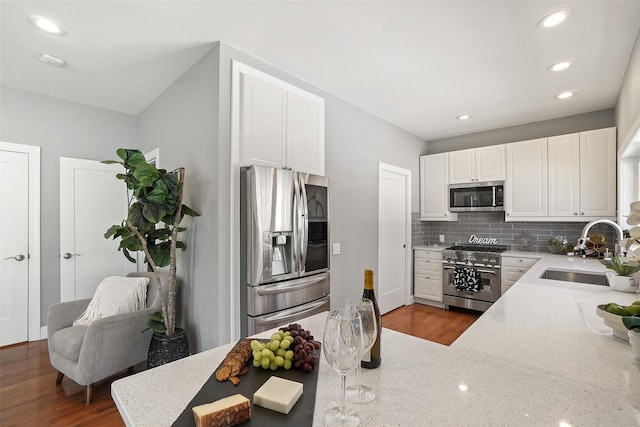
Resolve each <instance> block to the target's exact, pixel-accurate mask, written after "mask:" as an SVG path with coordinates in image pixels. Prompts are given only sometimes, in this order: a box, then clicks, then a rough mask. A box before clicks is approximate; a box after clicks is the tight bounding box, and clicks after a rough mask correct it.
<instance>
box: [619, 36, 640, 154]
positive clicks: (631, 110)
mask: <svg viewBox="0 0 640 427" xmlns="http://www.w3.org/2000/svg"><path fill="white" fill-rule="evenodd" d="M615 111H616V125H617V126H618V146H619V147H620V146H621V144H627V143H629V142H630V141H631V138H632V137H633V135H634V134H635V132H636V131H637V130H638V129H637V126H638V125H640V33H638V37H637V38H636V44H635V46H634V48H633V51H632V53H631V58H630V59H629V65H628V66H627V71H626V74H625V77H624V80H623V82H622V86H621V88H620V93H619V95H618V101H617V103H616V110H615Z"/></svg>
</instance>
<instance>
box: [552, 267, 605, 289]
mask: <svg viewBox="0 0 640 427" xmlns="http://www.w3.org/2000/svg"><path fill="white" fill-rule="evenodd" d="M540 278H541V279H549V280H561V281H563V282H577V283H586V284H589V285H601V286H607V276H605V275H604V274H597V273H581V272H579V271H563V270H545V271H544V272H543V273H542V275H541V276H540Z"/></svg>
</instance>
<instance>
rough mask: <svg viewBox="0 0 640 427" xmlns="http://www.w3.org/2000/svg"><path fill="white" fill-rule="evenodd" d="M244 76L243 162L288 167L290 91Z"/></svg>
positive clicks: (242, 90) (243, 164)
mask: <svg viewBox="0 0 640 427" xmlns="http://www.w3.org/2000/svg"><path fill="white" fill-rule="evenodd" d="M240 79H241V83H240V97H241V106H240V108H241V109H240V159H241V160H240V164H241V165H242V166H250V165H261V166H270V167H274V168H281V167H284V166H285V165H286V163H287V151H286V150H287V145H286V138H287V133H286V130H287V92H286V91H285V90H284V89H281V88H279V87H276V86H273V85H271V84H269V83H266V82H264V81H262V80H260V79H258V78H255V77H253V76H250V75H247V74H241V75H240Z"/></svg>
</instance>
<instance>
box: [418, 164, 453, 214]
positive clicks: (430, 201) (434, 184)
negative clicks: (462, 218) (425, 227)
mask: <svg viewBox="0 0 640 427" xmlns="http://www.w3.org/2000/svg"><path fill="white" fill-rule="evenodd" d="M448 181H449V154H448V153H440V154H431V155H428V156H420V219H422V220H425V221H448V220H449V219H450V217H451V214H450V213H449V188H448V186H449V184H448Z"/></svg>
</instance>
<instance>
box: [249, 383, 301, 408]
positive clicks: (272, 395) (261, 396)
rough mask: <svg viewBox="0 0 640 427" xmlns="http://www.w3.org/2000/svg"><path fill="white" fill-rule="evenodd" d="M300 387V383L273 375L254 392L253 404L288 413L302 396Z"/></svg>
mask: <svg viewBox="0 0 640 427" xmlns="http://www.w3.org/2000/svg"><path fill="white" fill-rule="evenodd" d="M302 388H303V387H302V383H299V382H296V381H291V380H285V379H284V378H280V377H275V376H273V377H271V378H269V379H268V380H267V381H266V382H265V383H264V384H262V387H260V388H259V389H258V391H256V392H255V393H254V395H253V404H254V405H258V406H262V407H263V408H267V409H271V410H272V411H277V412H281V413H283V414H288V413H289V412H290V411H291V408H293V406H294V405H295V404H296V402H297V401H298V399H299V398H300V396H302Z"/></svg>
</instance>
